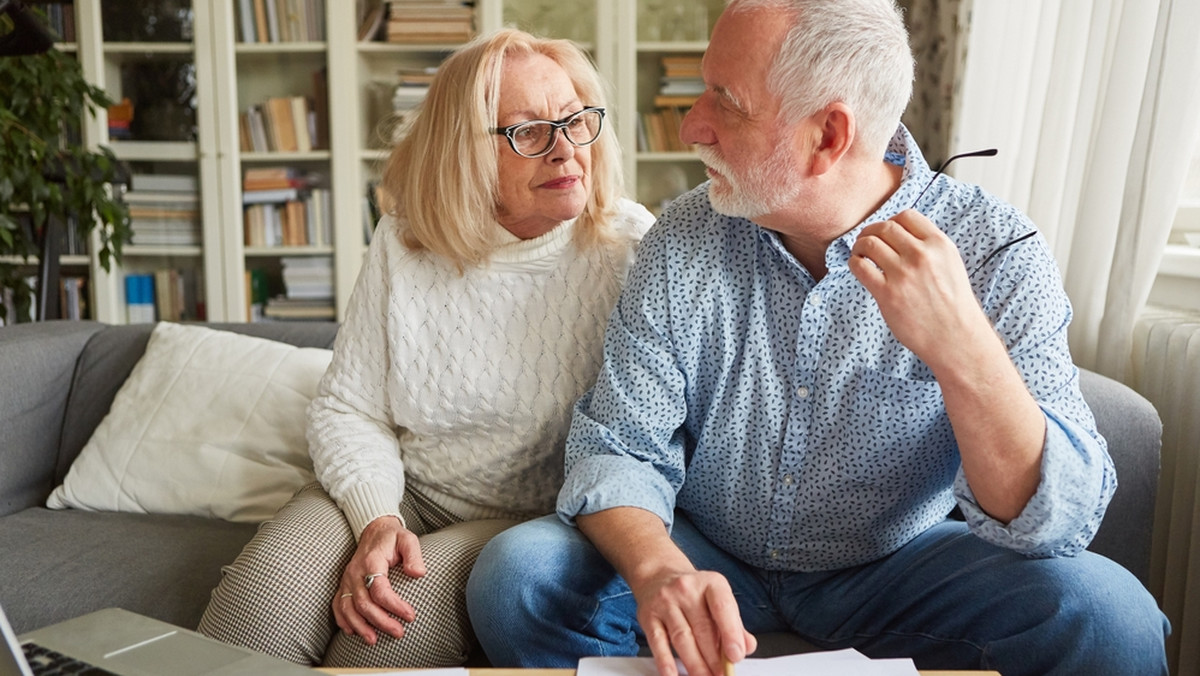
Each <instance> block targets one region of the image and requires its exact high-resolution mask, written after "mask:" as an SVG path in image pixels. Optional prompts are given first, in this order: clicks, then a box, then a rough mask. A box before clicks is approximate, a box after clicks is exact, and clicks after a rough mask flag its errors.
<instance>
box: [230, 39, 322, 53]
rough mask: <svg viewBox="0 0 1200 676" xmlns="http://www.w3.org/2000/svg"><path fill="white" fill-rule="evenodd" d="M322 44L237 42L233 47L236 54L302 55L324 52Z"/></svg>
mask: <svg viewBox="0 0 1200 676" xmlns="http://www.w3.org/2000/svg"><path fill="white" fill-rule="evenodd" d="M325 49H326V44H325V43H324V42H239V43H237V44H236V45H234V51H235V52H237V54H238V55H239V56H240V55H243V54H303V53H314V54H315V53H320V52H323V51H325Z"/></svg>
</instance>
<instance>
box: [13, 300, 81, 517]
mask: <svg viewBox="0 0 1200 676" xmlns="http://www.w3.org/2000/svg"><path fill="white" fill-rule="evenodd" d="M103 328H104V327H103V325H102V324H98V323H96V322H78V321H50V322H39V323H34V324H17V325H14V326H7V327H3V328H0V383H3V388H2V389H0V467H3V468H4V469H3V471H0V516H3V515H7V514H12V513H13V512H17V511H20V510H22V509H25V508H27V507H32V506H34V505H40V504H41V503H42V502H43V501H44V500H45V499H46V496H47V495H48V494H49V493H50V491H51V490H52V489H53V488H54V481H55V476H54V469H55V465H56V463H57V459H58V449H59V440H60V438H61V437H62V432H63V428H64V420H65V415H66V409H67V397H68V393H69V392H70V390H71V380H72V378H73V377H74V373H75V367H76V364H77V362H78V359H79V355H80V353H81V352H82V351H83V348H84V346H85V345H87V342H88V340H89V339H91V337H92V336H93V335H95V334H96V333H97V332H99V331H100V330H101V329H103Z"/></svg>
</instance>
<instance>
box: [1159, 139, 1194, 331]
mask: <svg viewBox="0 0 1200 676" xmlns="http://www.w3.org/2000/svg"><path fill="white" fill-rule="evenodd" d="M1149 302H1150V303H1151V304H1153V305H1166V306H1171V307H1182V308H1190V309H1192V310H1196V311H1200V143H1198V144H1197V147H1196V149H1195V150H1194V151H1193V153H1192V164H1191V167H1190V169H1189V170H1188V175H1187V179H1186V181H1185V183H1184V188H1183V194H1182V195H1181V196H1180V200H1179V208H1178V210H1177V211H1176V212H1175V223H1174V225H1173V226H1172V228H1171V237H1170V239H1169V240H1168V242H1167V250H1166V252H1165V253H1164V255H1163V261H1162V264H1161V265H1160V267H1159V270H1158V278H1157V279H1156V280H1155V282H1154V288H1153V289H1151V291H1150V299H1149Z"/></svg>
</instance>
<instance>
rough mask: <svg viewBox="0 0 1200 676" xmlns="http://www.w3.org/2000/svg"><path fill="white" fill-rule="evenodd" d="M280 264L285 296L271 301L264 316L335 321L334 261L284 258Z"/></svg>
mask: <svg viewBox="0 0 1200 676" xmlns="http://www.w3.org/2000/svg"><path fill="white" fill-rule="evenodd" d="M280 263H281V264H282V265H283V287H284V295H283V296H276V297H274V298H271V299H270V300H268V301H267V306H266V308H265V310H264V311H263V313H264V314H265V315H266V316H267V317H269V318H271V319H319V320H332V319H334V318H335V316H336V311H335V309H334V302H333V259H332V258H329V257H327V256H310V257H300V256H285V257H284V258H282V259H280Z"/></svg>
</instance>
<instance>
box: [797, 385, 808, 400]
mask: <svg viewBox="0 0 1200 676" xmlns="http://www.w3.org/2000/svg"><path fill="white" fill-rule="evenodd" d="M796 396H797V397H800V398H801V399H807V398H808V388H807V387H804V386H800V387H798V388H796Z"/></svg>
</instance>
